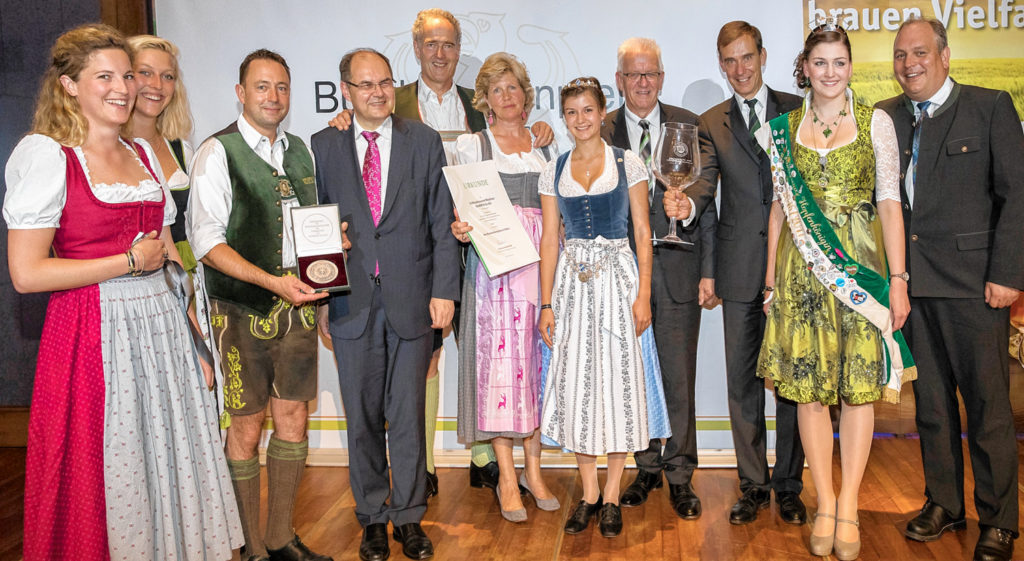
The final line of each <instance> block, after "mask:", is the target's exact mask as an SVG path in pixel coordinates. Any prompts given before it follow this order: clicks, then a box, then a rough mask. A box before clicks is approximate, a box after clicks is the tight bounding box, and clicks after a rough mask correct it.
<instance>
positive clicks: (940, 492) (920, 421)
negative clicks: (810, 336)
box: [878, 19, 1024, 561]
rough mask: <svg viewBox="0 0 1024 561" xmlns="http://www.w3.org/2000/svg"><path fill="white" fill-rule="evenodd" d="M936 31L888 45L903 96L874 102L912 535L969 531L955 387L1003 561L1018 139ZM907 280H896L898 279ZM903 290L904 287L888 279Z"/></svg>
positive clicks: (1003, 107) (1012, 501) (1012, 464)
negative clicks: (906, 377)
mask: <svg viewBox="0 0 1024 561" xmlns="http://www.w3.org/2000/svg"><path fill="white" fill-rule="evenodd" d="M949 55H950V53H949V46H948V45H947V42H946V30H945V28H944V27H943V25H942V23H940V22H938V21H936V20H932V19H926V20H924V19H916V20H908V21H907V22H904V23H903V25H901V26H900V29H899V31H898V32H897V34H896V41H895V44H894V46H893V71H894V73H895V75H896V80H897V81H898V82H899V83H900V86H901V87H902V88H903V95H900V96H897V97H894V98H891V99H887V100H885V101H882V102H880V103H879V104H878V106H879V107H880V108H881V109H883V110H885V111H886V112H887V113H888V114H889V115H890V116H891V117H892V120H893V123H894V125H895V126H896V136H897V138H898V139H899V143H900V154H901V155H902V168H901V169H903V170H904V172H905V173H904V174H903V176H902V179H903V181H902V182H901V186H902V187H903V200H904V206H903V209H904V210H903V221H904V223H905V224H906V232H907V271H897V272H895V273H894V274H893V276H894V277H895V278H900V279H902V280H903V282H909V283H910V287H909V288H910V304H911V311H910V317H909V318H908V319H907V325H906V327H905V328H904V330H905V333H907V340H908V343H909V345H910V350H911V352H912V353H913V355H914V359H915V360H916V362H917V371H918V379H917V381H916V382H915V383H914V396H915V398H916V400H917V401H916V403H917V411H916V421H917V430H918V432H919V433H920V435H921V458H922V461H923V464H924V475H925V497H926V498H927V501H926V502H925V504H924V506H923V507H922V508H921V511H920V513H919V514H918V515H917V516H916V517H915V518H913V519H912V520H911V521H910V522H908V523H907V528H906V531H905V533H906V535H907V537H909V538H911V539H914V540H918V541H932V540H936V539H938V538H939V536H941V535H942V533H943V532H944V531H945V530H957V529H961V528H964V527H965V526H966V520H965V519H964V481H963V479H964V466H963V447H962V443H961V437H960V434H961V433H960V430H961V429H960V413H959V405H958V403H957V397H956V394H957V390H958V389H959V391H960V394H961V395H962V396H963V400H964V408H965V409H966V411H967V444H968V449H969V451H970V455H971V467H972V468H973V470H974V483H975V491H974V504H975V506H976V507H977V509H978V522H979V524H980V526H981V535H980V537H979V539H978V543H977V546H976V547H975V550H974V559H976V560H979V561H990V560H1008V559H1010V558H1011V556H1012V555H1013V540H1014V539H1015V538H1016V537H1017V536H1018V504H1017V495H1018V488H1017V479H1018V474H1017V469H1018V467H1017V463H1018V462H1017V446H1016V440H1015V438H1014V426H1013V413H1012V412H1011V409H1010V399H1009V395H1010V385H1009V360H1008V358H1007V355H1006V341H1007V339H1008V337H1009V320H1010V313H1009V306H1010V304H1012V303H1013V301H1014V300H1016V299H1017V297H1018V296H1019V295H1020V289H1021V288H1024V252H1022V251H1021V249H1020V243H1021V239H1024V235H1022V232H1024V230H1022V228H1021V226H1020V224H1021V220H1022V219H1024V158H1022V155H1024V134H1022V132H1021V126H1020V117H1019V116H1018V115H1017V112H1016V110H1015V109H1014V107H1013V100H1011V99H1010V95H1009V94H1008V93H1007V92H1004V91H999V90H990V89H985V88H979V87H975V86H967V85H963V84H958V83H956V82H954V81H953V80H951V79H950V78H949ZM899 273H902V274H899ZM895 282H899V281H895Z"/></svg>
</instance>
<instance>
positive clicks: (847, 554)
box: [834, 518, 860, 561]
mask: <svg viewBox="0 0 1024 561" xmlns="http://www.w3.org/2000/svg"><path fill="white" fill-rule="evenodd" d="M839 524H852V525H854V526H856V527H857V528H858V529H859V528H860V522H859V521H857V520H847V519H845V518H836V525H837V526H838V525H839ZM834 551H835V554H836V559H839V561H853V560H854V559H856V558H857V557H858V556H859V555H860V532H859V531H858V532H857V541H853V542H844V541H843V540H841V539H839V538H836V540H835V546H834Z"/></svg>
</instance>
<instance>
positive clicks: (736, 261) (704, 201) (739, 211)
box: [687, 88, 802, 302]
mask: <svg viewBox="0 0 1024 561" xmlns="http://www.w3.org/2000/svg"><path fill="white" fill-rule="evenodd" d="M801 102H802V99H801V98H800V97H799V96H795V95H793V94H788V93H783V92H777V91H775V90H772V89H771V88H768V103H767V104H766V107H765V109H766V111H767V112H766V117H767V118H768V119H769V120H771V119H773V118H775V117H777V116H779V115H781V114H783V113H788V112H790V111H792V110H793V109H796V108H798V107H799V106H800V103H801ZM699 127H700V157H701V178H700V179H699V180H698V181H697V183H696V184H694V186H693V187H691V188H690V189H689V190H688V192H687V194H689V195H690V197H691V198H692V199H693V202H694V204H695V205H696V207H697V212H700V211H701V209H703V208H704V207H706V206H714V204H715V191H716V189H717V187H718V184H719V180H721V185H722V197H721V208H720V210H719V216H718V225H717V231H716V233H715V242H716V243H715V244H714V246H713V247H714V251H715V257H714V259H715V292H716V293H717V294H718V296H719V297H721V298H723V299H725V300H732V301H737V302H752V301H754V299H756V298H757V297H758V295H760V293H761V289H762V288H763V287H764V274H765V269H766V267H767V260H768V253H767V249H768V214H769V212H770V211H771V205H772V177H771V167H770V166H769V165H768V155H767V154H765V152H764V150H762V149H761V147H760V146H759V145H758V144H757V142H756V141H755V140H753V138H751V136H750V132H749V131H748V130H747V122H746V112H745V111H743V110H742V109H741V108H740V107H739V104H737V103H736V97H735V96H729V99H727V100H725V101H723V102H722V103H719V104H718V105H716V106H714V107H712V108H711V109H708V110H707V111H705V112H704V114H702V115H701V116H700V123H699Z"/></svg>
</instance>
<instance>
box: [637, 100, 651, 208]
mask: <svg viewBox="0 0 1024 561" xmlns="http://www.w3.org/2000/svg"><path fill="white" fill-rule="evenodd" d="M639 124H640V129H641V132H640V159H641V160H643V162H644V165H645V166H647V204H649V205H653V204H654V174H653V170H652V169H651V123H650V121H648V120H647V119H640V123H639Z"/></svg>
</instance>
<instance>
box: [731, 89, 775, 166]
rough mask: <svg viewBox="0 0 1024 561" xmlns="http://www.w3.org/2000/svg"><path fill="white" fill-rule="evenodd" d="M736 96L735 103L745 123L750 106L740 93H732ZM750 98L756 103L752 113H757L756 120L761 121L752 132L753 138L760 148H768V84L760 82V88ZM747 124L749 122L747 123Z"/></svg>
mask: <svg viewBox="0 0 1024 561" xmlns="http://www.w3.org/2000/svg"><path fill="white" fill-rule="evenodd" d="M733 97H734V98H736V103H737V104H739V106H740V109H741V110H742V111H743V122H744V123H747V115H749V114H750V108H749V106H748V105H747V100H746V98H744V97H743V96H741V95H740V94H733ZM752 99H756V100H757V103H755V104H754V113H755V114H756V115H757V121H758V122H759V123H761V127H760V128H758V129H757V131H755V132H754V139H755V140H757V143H758V144H759V145H760V146H761V149H762V150H767V149H768V137H769V136H770V135H769V133H768V126H767V123H768V86H766V85H764V84H761V88H760V89H759V90H757V93H755V94H754V97H753V98H752ZM748 125H749V123H748Z"/></svg>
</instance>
